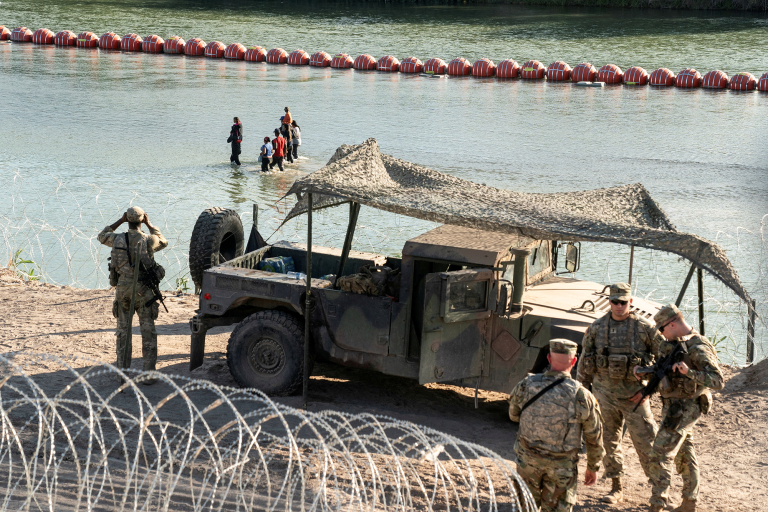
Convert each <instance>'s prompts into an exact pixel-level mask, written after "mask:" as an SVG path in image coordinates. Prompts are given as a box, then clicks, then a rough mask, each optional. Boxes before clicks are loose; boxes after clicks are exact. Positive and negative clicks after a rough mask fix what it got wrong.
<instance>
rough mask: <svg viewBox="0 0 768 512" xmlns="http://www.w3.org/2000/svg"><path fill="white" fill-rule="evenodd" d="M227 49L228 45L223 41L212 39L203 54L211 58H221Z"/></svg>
mask: <svg viewBox="0 0 768 512" xmlns="http://www.w3.org/2000/svg"><path fill="white" fill-rule="evenodd" d="M226 49H227V47H226V46H224V43H222V42H221V41H211V42H210V43H208V44H207V45H205V53H204V54H203V55H205V56H206V57H210V58H211V59H220V58H222V57H223V56H224V50H226Z"/></svg>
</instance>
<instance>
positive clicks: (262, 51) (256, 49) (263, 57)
mask: <svg viewBox="0 0 768 512" xmlns="http://www.w3.org/2000/svg"><path fill="white" fill-rule="evenodd" d="M245 60H247V61H248V62H266V61H267V49H266V48H262V47H261V46H249V47H248V49H247V50H246V51H245Z"/></svg>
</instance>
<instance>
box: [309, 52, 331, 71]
mask: <svg viewBox="0 0 768 512" xmlns="http://www.w3.org/2000/svg"><path fill="white" fill-rule="evenodd" d="M309 65H310V66H314V67H316V68H327V67H328V66H330V65H331V56H330V55H328V54H327V53H325V52H322V51H321V52H315V53H313V54H312V56H311V57H310V58H309Z"/></svg>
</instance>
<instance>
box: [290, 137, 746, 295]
mask: <svg viewBox="0 0 768 512" xmlns="http://www.w3.org/2000/svg"><path fill="white" fill-rule="evenodd" d="M307 193H312V194H313V208H312V209H313V210H317V209H320V208H327V207H330V206H337V205H340V204H343V203H347V202H351V201H354V202H358V203H360V204H364V205H367V206H371V207H373V208H378V209H380V210H385V211H388V212H393V213H397V214H400V215H407V216H409V217H415V218H418V219H424V220H429V221H434V222H440V223H443V224H453V225H457V226H466V227H470V228H476V229H482V230H485V231H498V232H503V233H512V234H520V235H524V236H528V237H531V238H536V239H542V240H567V241H574V242H578V241H589V242H614V243H619V244H625V245H634V246H637V247H646V248H648V249H656V250H659V251H666V252H671V253H674V254H677V255H679V256H682V257H683V258H685V259H687V260H689V261H691V262H692V263H695V264H696V265H697V266H698V267H700V268H703V269H705V270H707V271H708V272H710V273H711V274H712V275H714V276H715V277H716V278H717V279H719V280H721V281H722V282H723V283H725V285H726V286H728V287H729V288H730V289H732V290H733V291H734V292H735V293H736V295H738V296H739V297H740V298H742V299H744V300H745V301H747V302H749V300H750V298H749V294H748V293H747V291H746V290H745V289H744V287H743V286H742V284H741V282H740V281H739V276H738V274H737V273H736V270H735V269H734V268H733V266H732V265H731V262H730V261H728V258H727V257H726V255H725V252H724V251H723V249H722V248H720V246H718V245H717V244H715V243H714V242H710V241H709V240H706V239H704V238H701V237H699V236H696V235H691V234H688V233H681V232H680V231H677V229H675V226H674V225H673V224H672V223H671V222H670V221H669V219H668V218H667V215H666V214H665V213H664V212H663V211H662V210H661V208H659V206H658V205H657V204H656V202H655V201H654V200H653V198H651V196H650V194H649V193H648V191H647V190H646V189H645V187H644V186H643V185H641V184H639V183H638V184H635V185H624V186H621V187H611V188H604V189H598V190H586V191H579V192H561V193H552V194H530V193H523V192H511V191H508V190H501V189H497V188H493V187H488V186H485V185H480V184H478V183H473V182H471V181H467V180H463V179H460V178H454V177H453V176H449V175H446V174H442V173H440V172H437V171H433V170H432V169H428V168H426V167H421V166H419V165H415V164H412V163H410V162H405V161H403V160H399V159H397V158H393V157H391V156H389V155H384V154H381V153H380V152H379V145H378V143H377V142H376V140H375V139H368V140H367V141H365V142H364V143H362V144H359V145H356V146H348V145H343V146H341V147H339V148H338V149H337V150H336V153H335V154H334V155H333V157H331V159H330V160H329V161H328V164H327V165H326V166H325V167H323V168H322V169H319V170H318V171H315V172H313V173H312V174H310V175H308V176H306V177H304V178H301V179H298V180H296V181H295V182H294V184H293V186H291V189H290V190H289V191H288V193H287V194H286V196H288V195H290V194H296V197H297V198H298V203H297V204H296V205H295V206H294V207H293V209H292V210H291V212H290V213H289V214H288V216H287V217H286V218H285V221H283V223H285V222H287V221H289V220H290V219H292V218H294V217H296V216H298V215H301V214H302V213H306V211H307V197H306V194H307Z"/></svg>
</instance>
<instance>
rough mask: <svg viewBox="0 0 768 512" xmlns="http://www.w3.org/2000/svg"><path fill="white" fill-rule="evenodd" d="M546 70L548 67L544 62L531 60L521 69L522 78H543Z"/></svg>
mask: <svg viewBox="0 0 768 512" xmlns="http://www.w3.org/2000/svg"><path fill="white" fill-rule="evenodd" d="M546 72H547V68H545V67H544V64H542V63H541V62H539V61H537V60H529V61H526V63H525V64H523V66H522V69H520V78H523V79H525V80H541V79H542V78H544V74H545V73H546Z"/></svg>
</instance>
